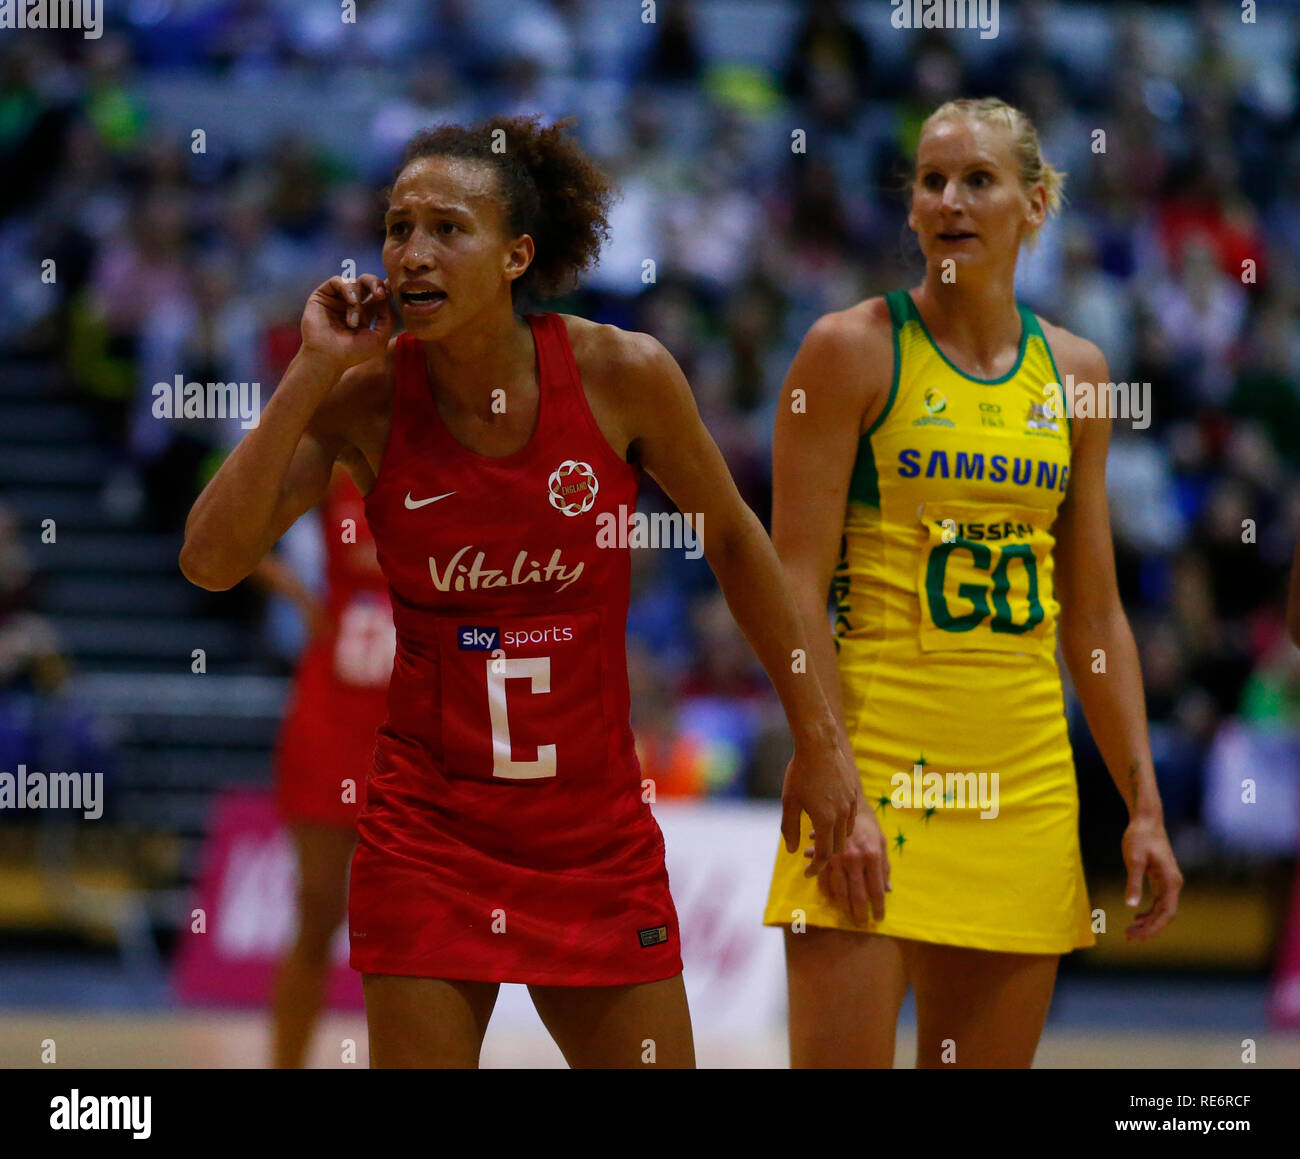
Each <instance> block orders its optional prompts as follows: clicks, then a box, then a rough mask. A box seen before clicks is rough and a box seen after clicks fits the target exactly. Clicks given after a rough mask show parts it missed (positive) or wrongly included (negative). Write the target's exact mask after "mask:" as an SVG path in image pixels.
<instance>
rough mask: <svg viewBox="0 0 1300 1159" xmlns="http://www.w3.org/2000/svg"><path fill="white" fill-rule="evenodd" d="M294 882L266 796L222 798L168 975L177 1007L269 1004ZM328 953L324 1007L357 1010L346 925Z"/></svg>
mask: <svg viewBox="0 0 1300 1159" xmlns="http://www.w3.org/2000/svg"><path fill="white" fill-rule="evenodd" d="M296 880H297V870H296V866H295V864H294V852H293V845H292V843H291V841H290V840H289V835H288V833H287V832H286V831H285V829H284V827H283V826H282V825H281V824H280V820H279V817H278V816H277V815H276V812H275V807H274V804H273V801H272V798H271V795H270V793H266V792H257V791H246V790H240V791H238V792H227V793H223V794H221V795H220V796H219V797H218V798H217V799H216V804H215V806H214V817H213V823H212V828H211V830H210V831H209V835H208V839H207V842H206V844H205V846H204V854H203V865H202V870H201V872H200V876H199V881H198V886H197V890H196V894H195V899H194V904H193V906H192V907H191V911H190V915H189V921H188V923H187V925H186V927H185V929H184V931H183V932H182V933H181V947H180V952H179V953H178V955H177V959H176V969H175V974H174V975H173V984H174V987H175V991H176V994H177V996H178V997H179V998H180V999H181V1000H182V1001H183V1002H191V1003H213V1004H219V1005H230V1006H262V1005H266V1004H268V1003H269V1002H270V998H271V984H272V981H273V979H274V974H275V968H276V963H277V962H278V961H279V959H280V957H281V955H283V954H284V952H285V951H286V950H287V949H288V948H289V946H290V945H291V944H292V941H293V937H294V934H295V927H296V922H295V916H294V914H295V896H294V895H295V888H296ZM196 910H197V911H200V912H199V913H196V912H195V911H196ZM331 956H332V958H333V963H334V967H333V972H332V977H331V979H330V986H329V991H328V994H327V997H326V1004H327V1005H328V1006H330V1007H334V1008H339V1009H351V1010H355V1009H360V1008H361V1007H362V1006H363V1002H362V996H361V976H360V975H359V974H358V973H356V971H354V970H352V969H351V968H350V967H349V966H348V942H347V926H346V923H344V924H343V925H341V926H340V927H339V930H338V933H337V934H336V935H335V938H334V942H333V945H332V950H331Z"/></svg>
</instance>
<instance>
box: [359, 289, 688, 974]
mask: <svg viewBox="0 0 1300 1159" xmlns="http://www.w3.org/2000/svg"><path fill="white" fill-rule="evenodd" d="M527 321H528V324H529V326H530V327H531V330H532V335H533V341H534V344H535V347H536V352H537V376H538V383H539V389H540V403H539V409H538V417H537V423H536V427H535V429H534V431H533V434H532V437H531V438H530V439H529V441H528V443H527V444H526V445H525V446H524V447H523V448H522V449H521V450H519V451H518V452H516V453H515V454H513V455H506V456H503V457H496V458H494V457H489V456H485V455H479V454H477V453H475V452H473V451H471V450H469V449H468V448H466V447H464V446H462V445H461V444H460V443H459V442H457V441H456V439H455V438H454V437H453V436H452V434H451V433H450V432H449V431H448V430H447V428H446V427H445V426H444V425H443V423H442V420H441V419H440V417H439V415H438V408H437V405H436V403H435V402H434V400H433V396H432V393H431V391H430V387H429V382H428V379H427V373H426V369H425V361H424V349H423V346H422V345H421V343H420V342H419V341H418V340H417V339H415V338H413V337H412V336H411V335H409V334H403V335H401V336H400V337H399V338H398V340H397V347H396V363H395V376H394V377H395V389H394V397H393V421H392V430H391V433H390V435H389V438H388V445H387V447H386V449H385V451H384V458H383V462H382V464H381V466H380V471H379V478H378V481H377V482H376V484H375V486H374V488H373V489H372V490H371V492H370V494H369V495H368V496H367V497H366V513H367V516H368V517H369V520H370V527H371V530H372V531H373V532H374V535H375V542H376V544H377V546H378V549H379V560H380V563H381V564H382V565H383V569H384V573H385V574H386V575H387V576H388V579H389V583H390V586H391V593H392V598H393V616H394V621H395V623H396V626H397V658H396V661H395V663H394V666H393V679H392V684H391V685H390V687H389V692H388V720H387V721H386V723H385V724H384V725H383V727H382V728H381V729H380V730H379V740H378V744H377V747H376V751H375V767H374V772H373V774H372V777H371V780H370V787H369V796H368V800H367V804H366V808H365V810H364V811H363V812H362V814H361V816H360V818H359V819H358V821H357V834H358V841H357V849H356V853H355V855H354V856H353V860H352V878H351V886H350V897H349V927H350V933H351V945H352V958H351V962H352V966H353V968H354V969H357V970H360V971H361V972H363V973H369V974H399V975H408V976H415V977H426V978H453V979H462V980H468V981H498V982H527V983H537V984H541V985H569V986H600V985H616V984H629V983H636V982H652V981H658V980H660V979H664V978H671V977H674V976H675V975H677V974H678V973H680V972H681V968H682V963H681V954H680V943H679V940H678V931H677V915H676V912H675V910H674V908H673V903H672V898H671V897H670V896H669V892H668V873H667V869H666V868H665V866H664V843H663V838H662V836H661V835H660V832H659V826H658V824H657V823H656V822H655V819H654V817H653V815H652V814H651V812H650V807H649V805H648V804H646V802H645V801H644V800H643V798H642V785H641V770H640V767H639V765H638V764H637V758H636V751H635V747H634V744H633V736H632V729H631V726H630V724H629V722H628V714H629V699H628V682H627V659H626V655H625V652H624V633H625V631H626V624H627V607H628V583H629V558H628V552H627V549H626V548H618V547H606V546H600V543H599V542H598V535H599V533H600V531H601V529H602V526H603V525H604V524H606V523H608V522H609V517H610V516H613V517H615V518H617V517H618V516H619V515H620V508H621V509H622V512H624V513H631V512H632V511H634V510H635V507H636V493H637V485H638V483H639V480H640V469H639V468H636V467H633V466H631V465H629V464H628V463H627V462H625V461H624V460H623V459H621V458H620V457H619V456H618V455H617V454H616V453H615V452H614V450H613V449H612V448H611V447H610V446H609V444H608V443H607V442H606V441H605V438H604V436H603V435H602V434H601V432H600V429H599V428H598V427H597V425H596V421H595V419H594V418H593V417H592V414H591V410H590V408H589V407H588V405H587V400H586V396H585V394H584V392H583V388H582V382H581V380H580V379H579V376H578V367H577V363H576V362H575V360H574V357H573V351H572V348H571V347H570V345H569V339H568V333H567V331H566V330H565V326H564V322H563V320H562V319H561V318H560V317H559V316H558V315H556V314H540V315H531V316H529V317H528V319H527ZM602 516H604V517H605V519H603V520H602V519H601V517H602ZM611 538H612V541H613V542H614V543H617V542H618V537H617V535H616V534H612V536H611Z"/></svg>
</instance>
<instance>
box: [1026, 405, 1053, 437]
mask: <svg viewBox="0 0 1300 1159" xmlns="http://www.w3.org/2000/svg"><path fill="white" fill-rule="evenodd" d="M1058 413H1059V412H1058V411H1057V410H1056V408H1055V407H1054V406H1053V405H1052V403H1050V402H1031V403H1030V404H1029V415H1028V417H1027V418H1026V419H1025V426H1026V428H1028V429H1029V430H1031V431H1059V430H1060V429H1061V428H1060V426H1059V424H1058V423H1057V421H1056V416H1057V414H1058Z"/></svg>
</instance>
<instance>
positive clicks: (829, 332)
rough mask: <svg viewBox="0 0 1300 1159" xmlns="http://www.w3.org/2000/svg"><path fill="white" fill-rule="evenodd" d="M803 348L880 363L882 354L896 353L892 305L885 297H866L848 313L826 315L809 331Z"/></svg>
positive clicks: (849, 358) (841, 357)
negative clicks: (892, 331) (890, 317)
mask: <svg viewBox="0 0 1300 1159" xmlns="http://www.w3.org/2000/svg"><path fill="white" fill-rule="evenodd" d="M803 345H804V347H805V348H807V349H809V351H810V352H815V353H816V354H818V355H820V356H826V357H831V358H837V359H846V360H849V361H851V362H854V363H859V362H863V361H870V362H872V363H875V362H878V361H879V359H880V356H881V355H882V354H888V353H891V352H892V345H893V339H892V337H891V331H890V321H889V304H888V303H887V302H886V301H885V299H884V298H882V297H877V298H864V299H863V300H862V301H861V302H858V303H857V304H856V305H853V306H850V307H849V308H848V309H847V310H834V311H832V312H831V313H829V314H823V315H822V316H821V317H820V318H818V319H817V321H816V322H814V323H813V324H812V326H811V327H810V328H809V330H808V333H807V335H806V336H805V338H804V341H803Z"/></svg>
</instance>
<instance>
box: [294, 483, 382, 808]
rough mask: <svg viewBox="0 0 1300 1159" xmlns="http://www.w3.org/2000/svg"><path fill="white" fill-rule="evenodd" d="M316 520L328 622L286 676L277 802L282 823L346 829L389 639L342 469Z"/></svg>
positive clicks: (371, 551) (378, 578)
mask: <svg viewBox="0 0 1300 1159" xmlns="http://www.w3.org/2000/svg"><path fill="white" fill-rule="evenodd" d="M321 518H322V522H323V525H324V527H323V530H324V533H325V570H326V581H327V586H328V593H327V596H326V610H327V613H328V618H329V628H328V630H327V631H325V632H322V633H321V634H320V635H319V636H317V637H316V638H315V639H313V640H312V641H311V643H310V644H308V646H307V648H306V650H305V651H304V653H303V656H302V661H301V663H300V664H299V666H298V672H297V675H296V676H295V679H294V687H293V691H292V693H291V696H290V702H289V711H288V714H287V715H286V717H285V721H284V725H283V727H282V728H281V730H280V737H279V743H278V746H277V754H276V757H277V759H276V801H277V804H278V805H279V809H280V814H281V816H282V817H284V818H285V820H288V821H314V822H318V823H321V824H325V825H340V826H346V827H351V826H352V825H353V823H354V822H355V821H356V818H357V814H358V813H359V812H360V811H361V806H362V805H364V804H365V791H366V779H367V777H369V775H370V768H371V765H372V763H373V761H374V755H375V733H376V731H377V730H378V728H379V726H380V725H381V724H382V723H383V722H384V714H385V712H386V707H387V703H386V699H387V692H388V677H389V673H390V672H391V671H392V668H393V653H394V648H395V643H396V640H395V635H394V630H393V614H392V610H391V608H390V607H389V603H388V581H387V580H386V579H384V576H383V573H382V572H381V571H380V570H379V568H378V566H377V564H376V560H375V541H374V539H373V537H372V536H371V534H370V529H369V527H368V526H367V525H366V516H365V503H364V500H363V499H362V498H361V493H360V492H359V491H358V490H357V489H356V486H355V484H353V482H352V480H351V479H350V478H348V477H347V476H346V475H344V474H342V473H341V472H340V474H339V477H338V479H337V480H336V482H335V483H334V485H333V486H331V488H330V491H329V494H328V495H327V496H326V499H325V502H324V503H323V504H322V506H321Z"/></svg>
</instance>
